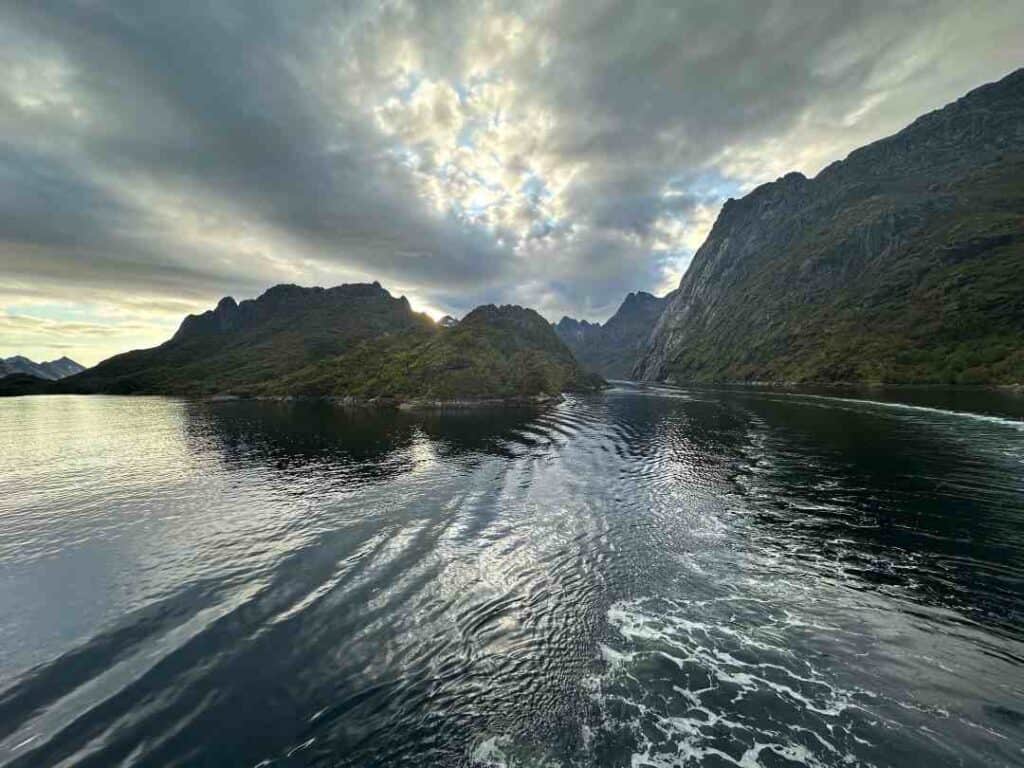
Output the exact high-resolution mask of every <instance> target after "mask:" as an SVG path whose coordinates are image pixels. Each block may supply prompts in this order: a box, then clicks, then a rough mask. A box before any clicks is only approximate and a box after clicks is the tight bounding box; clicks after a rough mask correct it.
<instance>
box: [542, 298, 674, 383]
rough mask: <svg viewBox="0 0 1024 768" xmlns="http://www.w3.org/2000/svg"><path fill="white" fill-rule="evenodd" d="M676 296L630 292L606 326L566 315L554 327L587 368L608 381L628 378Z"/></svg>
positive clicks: (606, 322)
mask: <svg viewBox="0 0 1024 768" xmlns="http://www.w3.org/2000/svg"><path fill="white" fill-rule="evenodd" d="M674 293H675V292H672V293H669V294H667V295H666V296H661V297H658V296H655V295H653V294H651V293H648V292H646V291H635V292H630V293H628V294H626V298H625V299H623V301H622V304H620V305H619V308H618V309H617V310H616V311H615V313H614V314H613V315H612V316H611V317H610V318H608V320H607V321H605V323H604V324H601V323H591V322H588V321H586V320H576V319H575V318H571V317H568V316H565V317H562V319H561V320H559V321H558V323H556V324H555V326H554V327H555V332H556V333H557V334H558V336H559V338H561V339H562V341H564V342H565V344H566V346H568V347H569V349H571V350H572V352H573V354H574V355H575V356H576V359H577V360H579V361H580V364H581V365H583V367H584V368H586V369H588V370H591V371H594V372H595V373H598V374H600V375H602V376H605V377H607V378H613V379H626V378H629V376H630V373H631V371H632V369H633V366H634V364H635V363H636V360H637V357H638V356H639V354H640V352H641V351H642V349H643V345H644V343H645V342H646V340H647V338H648V337H649V336H650V334H651V331H652V330H653V329H654V325H655V323H656V322H657V320H658V318H659V317H660V316H661V313H662V311H664V308H665V306H666V305H667V304H668V302H669V300H670V299H671V297H672V296H673V295H674Z"/></svg>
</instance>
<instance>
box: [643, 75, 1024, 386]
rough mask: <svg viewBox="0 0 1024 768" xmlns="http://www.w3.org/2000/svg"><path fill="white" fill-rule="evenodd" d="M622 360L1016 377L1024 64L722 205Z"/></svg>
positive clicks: (767, 373)
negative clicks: (837, 158)
mask: <svg viewBox="0 0 1024 768" xmlns="http://www.w3.org/2000/svg"><path fill="white" fill-rule="evenodd" d="M633 373H634V376H635V377H637V378H641V379H645V380H662V381H665V380H667V381H679V382H683V381H766V380H773V381H793V382H818V381H820V382H834V381H860V382H875V381H885V382H900V383H1000V382H1020V381H1024V70H1018V71H1016V72H1014V73H1012V74H1011V75H1009V76H1007V77H1006V78H1004V79H1003V80H1001V81H999V82H997V83H993V84H990V85H986V86H983V87H981V88H978V89H976V90H974V91H972V92H971V93H969V94H968V95H967V96H965V97H963V98H961V99H959V100H958V101H956V102H954V103H953V104H950V105H948V106H946V107H945V108H943V109H940V110H937V111H935V112H932V113H930V114H927V115H925V116H923V117H921V118H919V119H918V120H916V121H915V122H914V123H913V124H911V125H910V126H908V127H907V128H906V129H904V130H902V131H900V132H899V133H897V134H896V135H894V136H891V137H889V138H887V139H883V140H881V141H878V142H876V143H874V144H871V145H868V146H866V147H863V148H861V149H858V150H856V151H855V152H853V153H851V154H850V156H849V157H847V158H846V159H845V160H843V161H841V162H837V163H833V164H832V165H830V166H829V167H827V168H825V169H824V170H823V171H822V172H821V173H820V174H818V176H817V177H815V178H814V179H807V178H805V177H804V176H802V175H800V174H798V173H791V174H789V175H787V176H785V177H783V178H781V179H779V180H778V181H775V182H772V183H769V184H765V185H763V186H761V187H758V188H757V189H755V190H754V191H753V192H751V193H750V194H748V195H747V196H746V197H744V198H742V199H740V200H730V201H728V202H727V203H726V204H725V206H724V207H723V208H722V211H721V213H720V214H719V217H718V220H717V221H716V223H715V225H714V228H713V229H712V231H711V234H710V235H709V236H708V238H707V240H706V241H705V243H704V244H703V245H702V246H701V248H700V249H699V250H698V251H697V254H696V256H695V257H694V260H693V263H692V264H691V266H690V268H689V270H688V271H687V273H686V275H685V276H684V277H683V279H682V281H681V282H680V286H679V289H678V291H677V292H676V294H675V296H674V297H673V298H672V300H671V301H670V302H669V305H668V306H667V307H666V309H665V312H664V313H663V314H662V315H661V318H660V320H659V321H658V323H657V325H656V327H655V330H654V332H653V334H652V335H651V338H650V339H649V340H648V343H647V344H646V347H645V349H644V351H643V354H642V355H641V357H640V360H639V361H638V363H637V364H636V367H635V369H634V372H633Z"/></svg>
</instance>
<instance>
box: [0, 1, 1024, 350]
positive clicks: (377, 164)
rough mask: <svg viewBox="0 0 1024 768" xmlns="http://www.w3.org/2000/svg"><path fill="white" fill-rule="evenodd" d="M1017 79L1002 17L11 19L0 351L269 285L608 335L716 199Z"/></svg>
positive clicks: (166, 318) (61, 344)
mask: <svg viewBox="0 0 1024 768" xmlns="http://www.w3.org/2000/svg"><path fill="white" fill-rule="evenodd" d="M1022 64H1024V13H1021V6H1020V2H1019V0H1009V1H1007V2H998V1H992V2H980V1H978V2H970V3H965V2H941V1H936V2H913V1H909V2H900V3H880V2H873V1H872V2H856V1H854V0H835V2H823V1H822V0H814V1H813V2H760V1H759V2H749V3H731V2H718V1H715V2H678V3H676V2H673V3H667V4H666V5H665V6H664V7H657V6H656V5H655V4H653V3H611V2H593V1H591V0H588V1H587V2H579V3H568V2H539V3H515V4H506V3H500V2H496V3H486V4H481V3H447V2H438V1H437V0H431V2H429V3H422V4H418V3H383V4H382V3H376V2H365V3H362V2H330V3H316V2H303V3H288V4H285V3H278V2H253V1H252V0H244V1H240V2H211V3H205V4H201V3H192V2H189V3H164V2H154V3H139V2H136V1H135V0H132V1H131V2H125V3H123V4H121V3H113V2H85V0H82V1H80V2H73V1H72V0H59V1H55V2H45V1H44V0H27V1H26V2H16V1H15V0H9V1H8V2H5V3H3V4H2V5H0V71H2V72H3V73H4V76H3V77H2V78H0V356H6V355H11V354H15V353H22V354H28V355H30V356H33V357H35V358H37V359H38V358H47V359H48V358H51V357H56V356H59V355H61V354H68V355H70V356H72V357H75V358H77V359H80V360H81V361H82V362H85V363H87V364H92V363H95V362H97V361H98V360H99V359H102V358H103V357H106V356H108V355H110V354H113V353H115V352H119V351H124V350H126V349H129V348H132V347H139V346H150V345H152V344H155V343H157V342H159V341H162V340H163V339H165V338H166V337H167V336H169V335H170V333H171V332H173V329H174V328H175V327H176V325H177V323H178V321H179V320H180V318H181V317H182V315H184V314H185V313H187V312H192V311H199V310H202V309H205V308H207V307H209V306H211V305H212V304H214V303H215V302H216V300H217V299H218V298H219V297H220V296H223V295H226V294H232V295H234V296H236V297H237V298H239V299H241V298H246V297H251V296H255V295H257V294H259V293H260V292H261V291H262V290H264V289H265V288H266V287H268V286H270V285H272V284H275V283H279V282H296V283H300V284H303V285H314V284H319V285H331V284H337V283H340V282H352V281H367V280H374V279H376V280H380V281H381V283H382V284H384V285H385V287H387V288H389V289H390V290H391V291H392V292H393V293H395V294H401V293H404V294H406V295H408V296H409V298H410V299H411V300H412V302H413V304H414V305H415V306H418V307H419V308H421V309H427V310H429V311H431V312H433V313H435V314H437V313H441V312H451V313H452V314H456V315H458V314H460V313H462V312H464V311H466V310H467V309H469V308H471V307H472V306H474V305H476V304H479V303H481V302H485V301H497V302H515V303H520V304H525V305H529V306H533V307H536V308H537V309H539V310H540V311H541V312H542V313H544V314H545V315H547V316H548V317H549V318H550V319H557V318H558V317H559V316H561V315H562V314H563V313H566V314H571V315H575V316H577V317H585V318H588V319H592V320H595V319H596V320H603V319H604V318H605V317H606V316H607V315H608V314H610V313H611V312H612V311H614V309H615V307H616V306H617V304H618V303H619V302H620V301H621V299H622V297H623V295H624V294H625V293H626V292H627V291H631V290H637V289H644V290H651V291H655V292H664V291H666V290H669V289H671V288H672V287H674V286H675V285H676V284H677V283H678V280H679V277H680V275H681V274H682V272H683V271H684V270H685V267H686V265H687V264H688V262H689V259H690V258H691V256H692V254H693V252H694V251H695V250H696V248H697V247H698V246H699V245H700V243H701V241H702V240H703V238H704V236H705V234H706V233H707V231H708V229H709V228H710V225H711V223H712V222H713V220H714V217H715V215H716V214H717V211H718V208H719V207H720V205H721V203H722V202H723V201H724V200H725V199H726V198H727V197H730V196H739V195H740V194H742V193H743V192H745V191H746V190H748V189H750V188H751V187H752V186H754V185H756V184H758V183H761V182H764V181H768V180H771V179H774V178H776V177H778V176H780V175H782V174H783V173H785V172H787V171H790V170H799V171H802V172H804V173H806V174H808V175H811V174H813V173H816V172H817V171H818V170H820V169H821V168H822V167H823V166H824V165H826V164H827V163H829V162H831V161H833V160H836V159H839V158H841V157H843V156H844V155H845V154H846V153H847V152H849V151H850V150H851V149H853V148H855V147H857V146H859V145H861V144H863V143H866V142H868V141H871V140H874V139H877V138H880V137H882V136H884V135H887V134H889V133H892V132H894V131H896V130H898V129H899V128H901V127H902V126H903V125H905V124H906V123H908V122H910V121H911V120H912V119H913V118H915V117H916V116H918V115H919V114H921V113H923V112H926V111H928V110H930V109H934V108H937V107H940V106H942V105H943V104H945V103H947V102H949V101H951V100H953V99H955V98H956V97H958V96H960V95H962V94H963V93H964V92H966V91H967V90H969V89H971V88H973V87H975V86H977V85H980V84H981V83H984V82H987V81H991V80H995V79H997V78H999V77H1001V76H1003V75H1005V74H1006V73H1008V72H1009V71H1011V70H1013V69H1015V68H1017V67H1019V66H1021V65H1022Z"/></svg>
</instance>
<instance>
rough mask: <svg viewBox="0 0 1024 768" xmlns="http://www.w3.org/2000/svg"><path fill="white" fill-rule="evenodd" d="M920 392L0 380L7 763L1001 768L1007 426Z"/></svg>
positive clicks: (1019, 587)
mask: <svg viewBox="0 0 1024 768" xmlns="http://www.w3.org/2000/svg"><path fill="white" fill-rule="evenodd" d="M939 399H940V400H941V398H939ZM941 408H942V403H941V402H932V403H931V405H929V406H927V407H919V406H908V405H886V404H871V403H858V402H852V401H846V400H841V399H829V398H824V397H815V396H805V395H800V396H787V395H780V394H772V393H752V392H742V391H740V392H698V391H691V392H668V391H654V390H646V391H643V390H636V389H631V388H628V387H622V388H618V389H616V390H614V391H612V392H609V393H607V394H604V395H601V396H595V397H591V398H584V399H573V400H570V401H568V402H566V403H564V404H562V405H560V406H558V407H557V408H555V409H553V410H549V411H546V412H542V413H533V412H528V411H507V410H506V411H500V410H499V411H486V412H473V413H453V414H445V415H436V414H435V415H428V416H412V415H403V414H398V413H391V414H376V415H370V414H358V413H346V412H345V411H342V410H339V409H335V408H332V407H331V406H328V405H324V404H313V403H305V404H283V403H278V404H273V403H257V402H227V403H192V402H180V401H174V400H164V399H148V398H137V399H128V398H99V397H96V398H76V397H63V398H21V399H14V400H4V401H0V483H2V485H0V764H5V765H7V764H9V765H15V766H50V765H80V766H112V765H153V766H167V765H188V766H202V765H230V766H234V765H240V766H254V765H264V766H295V765H316V766H356V765H407V766H429V765H441V766H443V765H473V764H479V765H509V766H511V765H522V766H526V765H544V766H561V765H606V766H620V765H633V766H644V765H651V766H690V765H707V766H716V765H723V766H724V765H739V766H756V765H764V766H782V765H810V766H832V765H899V766H906V765H925V766H930V767H934V766H946V765H970V766H996V765H1022V764H1024V751H1022V749H1024V423H1022V422H1021V421H1019V420H1018V418H1017V416H1016V415H1014V414H1012V413H1005V412H1004V411H1003V412H1004V413H1005V415H1004V416H1000V415H999V413H1000V412H1001V406H998V403H997V404H996V405H995V406H992V407H978V410H981V411H986V410H987V411H988V413H986V414H985V415H969V414H958V413H953V412H948V411H944V410H942V409H941ZM954 410H955V409H954ZM1011 410H1012V409H1011Z"/></svg>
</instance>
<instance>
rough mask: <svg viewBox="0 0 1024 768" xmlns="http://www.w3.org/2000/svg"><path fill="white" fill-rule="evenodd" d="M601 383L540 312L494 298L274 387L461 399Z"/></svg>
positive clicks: (302, 372)
mask: <svg viewBox="0 0 1024 768" xmlns="http://www.w3.org/2000/svg"><path fill="white" fill-rule="evenodd" d="M601 383H602V381H601V379H600V377H596V376H592V375H588V374H586V373H584V372H583V370H582V369H581V368H580V367H579V365H578V364H577V363H576V361H575V359H574V358H573V356H572V353H571V352H570V351H569V350H568V349H567V348H566V346H565V345H564V344H563V343H562V342H561V341H560V340H559V339H558V337H557V336H556V335H555V334H554V332H553V331H552V329H551V327H550V326H549V325H548V323H547V321H545V320H544V318H542V317H541V316H540V315H538V314H537V313H536V312H534V311H533V310H531V309H524V308H522V307H517V306H502V307H496V306H493V305H487V306H482V307H478V308H477V309H475V310H473V311H472V312H470V313H469V314H468V315H466V317H465V318H463V319H462V321H461V322H459V323H458V324H456V325H453V326H451V327H435V328H431V329H425V330H420V331H418V332H416V333H409V334H393V335H391V336H389V337H387V338H383V339H378V340H374V341H367V342H364V343H362V344H359V345H357V346H355V347H354V348H353V349H351V350H350V351H349V352H347V353H345V354H343V355H340V356H337V357H332V358H329V359H325V360H321V361H319V362H317V363H314V364H312V365H310V366H308V367H306V368H304V369H302V370H299V371H297V372H296V373H294V374H293V375H290V376H286V377H284V378H282V379H279V380H277V381H275V382H272V383H271V384H270V385H268V387H267V393H269V394H287V393H294V394H303V395H334V396H354V397H359V398H379V397H383V398H396V399H424V400H459V399H477V398H514V397H532V396H536V395H555V394H558V393H560V392H563V391H567V390H575V391H580V390H589V389H595V388H597V387H598V386H600V385H601Z"/></svg>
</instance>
